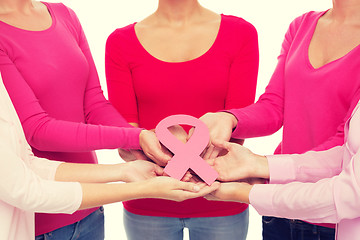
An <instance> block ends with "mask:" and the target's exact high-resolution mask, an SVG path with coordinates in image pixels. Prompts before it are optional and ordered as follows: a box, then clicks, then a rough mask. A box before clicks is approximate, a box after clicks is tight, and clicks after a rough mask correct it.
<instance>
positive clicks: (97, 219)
mask: <svg viewBox="0 0 360 240" xmlns="http://www.w3.org/2000/svg"><path fill="white" fill-rule="evenodd" d="M104 235H105V234H104V208H103V207H100V208H99V209H98V210H96V211H95V212H93V213H91V214H90V215H89V216H87V217H86V218H84V219H82V220H80V221H78V222H76V223H73V224H70V225H67V226H65V227H62V228H58V229H56V230H54V231H52V232H48V233H45V234H43V235H39V236H36V237H35V240H104V238H105V236H104Z"/></svg>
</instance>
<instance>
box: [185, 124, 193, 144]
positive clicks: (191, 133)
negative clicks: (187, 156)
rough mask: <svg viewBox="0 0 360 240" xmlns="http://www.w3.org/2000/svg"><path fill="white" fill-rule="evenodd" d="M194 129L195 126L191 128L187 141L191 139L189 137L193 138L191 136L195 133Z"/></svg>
mask: <svg viewBox="0 0 360 240" xmlns="http://www.w3.org/2000/svg"><path fill="white" fill-rule="evenodd" d="M194 130H195V128H194V127H192V128H190V130H189V133H188V136H187V139H186V141H189V139H190V138H191V136H192V135H193V133H194Z"/></svg>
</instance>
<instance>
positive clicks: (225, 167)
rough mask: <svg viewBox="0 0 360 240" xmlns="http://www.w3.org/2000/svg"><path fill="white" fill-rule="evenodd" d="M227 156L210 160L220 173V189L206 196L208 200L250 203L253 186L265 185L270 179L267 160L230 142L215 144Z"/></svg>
mask: <svg viewBox="0 0 360 240" xmlns="http://www.w3.org/2000/svg"><path fill="white" fill-rule="evenodd" d="M213 143H214V145H215V147H217V148H219V149H225V150H226V151H227V154H225V155H224V156H220V157H217V158H215V159H210V160H208V162H209V164H210V165H212V166H213V168H214V169H215V170H216V171H217V172H218V173H219V177H218V180H220V181H221V184H220V187H219V188H218V189H217V190H215V191H214V192H212V193H211V194H209V195H208V196H206V198H207V199H208V200H218V201H237V202H243V203H249V194H250V191H251V189H252V186H253V184H258V183H264V181H265V180H266V179H268V178H269V166H268V161H267V158H266V157H264V156H260V155H256V154H254V153H252V152H251V151H250V150H249V149H247V148H245V147H243V146H241V145H239V144H235V143H230V142H219V143H218V142H213Z"/></svg>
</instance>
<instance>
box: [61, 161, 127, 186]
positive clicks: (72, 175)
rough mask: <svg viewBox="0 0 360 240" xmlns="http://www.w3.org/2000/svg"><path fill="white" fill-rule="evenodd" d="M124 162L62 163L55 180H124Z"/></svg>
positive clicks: (103, 181)
mask: <svg viewBox="0 0 360 240" xmlns="http://www.w3.org/2000/svg"><path fill="white" fill-rule="evenodd" d="M124 166H125V165H124V164H123V163H120V164H76V163H62V164H61V165H60V166H59V167H58V168H57V171H56V175H55V180H56V181H63V182H81V183H108V182H117V181H124V180H125V175H124V174H125V173H124Z"/></svg>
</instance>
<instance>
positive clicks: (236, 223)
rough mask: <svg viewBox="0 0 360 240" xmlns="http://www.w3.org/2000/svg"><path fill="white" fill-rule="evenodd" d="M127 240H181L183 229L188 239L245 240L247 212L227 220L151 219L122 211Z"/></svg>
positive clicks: (220, 218) (150, 217)
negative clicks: (187, 232)
mask: <svg viewBox="0 0 360 240" xmlns="http://www.w3.org/2000/svg"><path fill="white" fill-rule="evenodd" d="M124 225H125V231H126V235H127V238H128V240H144V239H146V240H182V239H183V229H184V228H188V229H189V235H190V239H191V240H232V239H234V240H235V239H236V240H245V239H246V235H247V232H248V225H249V209H246V210H245V211H244V212H242V213H240V214H236V215H232V216H226V217H201V218H171V217H152V216H142V215H137V214H133V213H130V212H128V211H126V210H124Z"/></svg>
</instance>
